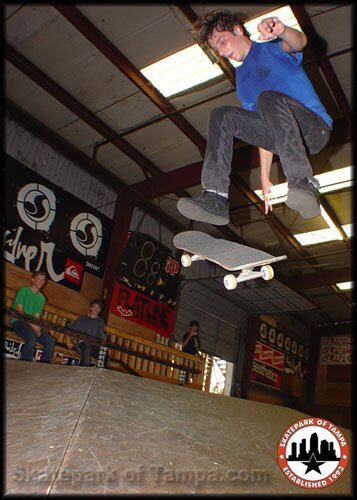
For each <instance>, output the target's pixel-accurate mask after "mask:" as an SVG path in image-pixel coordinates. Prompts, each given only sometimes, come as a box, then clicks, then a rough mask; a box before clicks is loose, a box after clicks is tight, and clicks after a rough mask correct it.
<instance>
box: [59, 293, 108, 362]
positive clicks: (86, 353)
mask: <svg viewBox="0 0 357 500" xmlns="http://www.w3.org/2000/svg"><path fill="white" fill-rule="evenodd" d="M103 309H104V303H103V301H102V300H101V299H94V300H92V301H91V302H90V304H89V310H88V313H87V314H85V315H83V316H80V317H79V318H77V319H76V320H75V321H73V323H70V324H69V325H67V326H68V328H70V329H71V330H75V331H77V332H79V333H84V334H86V335H90V336H91V337H93V338H95V339H101V340H102V341H103V342H105V341H106V339H107V337H106V334H105V331H104V328H105V323H104V319H103V318H101V317H100V316H99V314H100V313H101V312H102V311H103ZM74 344H76V349H78V350H80V352H81V359H80V362H79V366H90V358H91V356H93V357H96V358H98V356H99V352H100V349H101V346H100V345H94V344H90V343H88V342H85V341H84V340H80V341H79V342H78V343H77V342H76V340H74V339H73V338H72V339H71V341H70V342H68V343H67V347H68V348H69V349H72V348H73V347H74ZM104 366H105V368H107V366H108V356H107V355H106V356H105V361H104Z"/></svg>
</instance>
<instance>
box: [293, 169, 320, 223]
mask: <svg viewBox="0 0 357 500" xmlns="http://www.w3.org/2000/svg"><path fill="white" fill-rule="evenodd" d="M288 188H289V191H288V198H287V200H286V205H287V206H288V207H289V208H292V209H293V210H296V211H297V212H299V213H300V215H301V217H303V218H304V219H312V218H314V217H317V216H318V215H321V208H320V203H319V201H318V197H319V188H320V184H319V181H318V180H317V179H315V177H312V178H309V177H299V178H294V179H290V180H289V183H288Z"/></svg>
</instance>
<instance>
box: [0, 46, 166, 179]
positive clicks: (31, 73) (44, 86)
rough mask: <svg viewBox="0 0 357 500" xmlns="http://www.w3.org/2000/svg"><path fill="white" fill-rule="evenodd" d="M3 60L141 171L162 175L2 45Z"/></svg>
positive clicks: (35, 68) (47, 78) (50, 81)
mask: <svg viewBox="0 0 357 500" xmlns="http://www.w3.org/2000/svg"><path fill="white" fill-rule="evenodd" d="M4 48H5V50H4V53H5V58H6V59H7V60H8V61H9V62H10V63H11V64H13V65H14V66H15V67H16V68H17V69H18V70H20V71H21V72H22V73H24V74H25V75H26V76H27V77H28V78H30V79H31V80H32V81H34V82H35V83H37V85H39V86H40V87H41V88H42V89H44V90H45V91H46V92H48V93H49V94H50V95H51V96H52V97H54V98H55V99H56V100H57V101H58V102H60V103H61V104H62V105H63V106H65V107H66V108H67V109H69V110H70V111H71V112H72V113H74V114H75V115H77V116H78V117H79V118H80V119H81V120H83V121H84V122H85V123H87V125H89V126H90V127H92V128H93V129H94V130H95V131H96V132H97V133H98V134H99V135H101V136H103V137H105V138H106V139H109V140H110V142H111V143H112V144H113V145H114V146H117V147H118V148H119V149H120V150H121V151H122V152H123V153H124V154H125V155H127V156H128V157H129V158H130V159H131V160H132V161H134V162H135V163H136V164H137V165H138V166H139V167H140V168H141V169H142V170H143V171H145V172H147V173H149V174H151V175H157V174H160V173H162V172H161V170H160V169H159V168H158V167H157V166H156V165H154V164H153V163H152V162H151V161H149V160H148V159H147V158H146V157H145V156H144V155H142V154H141V153H140V152H139V151H137V150H136V149H135V148H134V147H133V146H131V144H129V143H128V142H127V141H125V140H124V139H119V138H116V137H115V136H116V131H115V130H113V129H112V128H110V127H109V126H108V125H106V124H105V123H104V122H103V121H102V120H100V119H99V118H98V117H97V116H96V115H95V114H94V113H92V112H91V111H89V110H88V109H87V108H86V107H85V106H83V105H82V104H81V103H80V102H79V101H78V100H77V99H75V98H74V97H73V96H72V95H71V94H69V93H68V92H67V91H66V90H65V89H63V88H62V87H61V86H60V85H58V83H56V82H55V81H54V80H52V79H51V78H50V77H49V76H47V75H46V74H45V73H44V72H43V71H41V70H40V69H39V68H37V67H36V66H35V65H34V64H32V63H31V62H30V61H29V60H28V59H26V58H25V57H24V56H23V55H21V54H20V53H19V52H18V51H17V50H15V49H14V48H12V47H11V46H10V45H8V44H4Z"/></svg>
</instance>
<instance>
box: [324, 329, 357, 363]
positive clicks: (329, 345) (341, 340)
mask: <svg viewBox="0 0 357 500" xmlns="http://www.w3.org/2000/svg"><path fill="white" fill-rule="evenodd" d="M319 361H320V365H351V364H352V363H353V337H351V336H348V335H346V336H342V335H341V336H333V337H321V340H320V360H319Z"/></svg>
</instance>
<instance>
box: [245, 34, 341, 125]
mask: <svg viewBox="0 0 357 500" xmlns="http://www.w3.org/2000/svg"><path fill="white" fill-rule="evenodd" d="M302 59H303V55H302V52H295V53H293V54H289V53H287V52H284V51H283V50H282V48H281V40H279V39H276V40H273V41H271V42H266V43H257V42H253V43H252V45H251V48H250V50H249V52H248V54H247V56H246V57H245V59H244V61H243V64H242V65H241V66H238V67H237V68H236V85H237V88H236V92H237V96H238V98H239V100H240V102H241V103H242V107H243V108H244V109H248V110H250V111H257V99H258V97H259V95H260V94H261V93H262V92H263V91H264V90H276V91H277V92H282V93H284V94H287V95H289V96H290V97H293V98H294V99H296V100H298V101H300V102H301V103H302V104H304V106H306V107H307V108H308V109H310V110H311V111H314V112H315V113H316V114H318V115H319V116H321V118H322V119H323V120H324V121H325V122H326V123H327V125H328V126H329V127H331V126H332V118H331V117H330V116H329V114H328V113H327V111H326V109H325V108H324V106H323V104H322V103H321V101H320V99H319V97H318V95H317V94H316V92H315V90H314V88H313V86H312V84H311V82H310V80H309V79H308V77H307V76H306V73H305V71H304V69H303V68H302V67H301V63H302Z"/></svg>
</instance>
